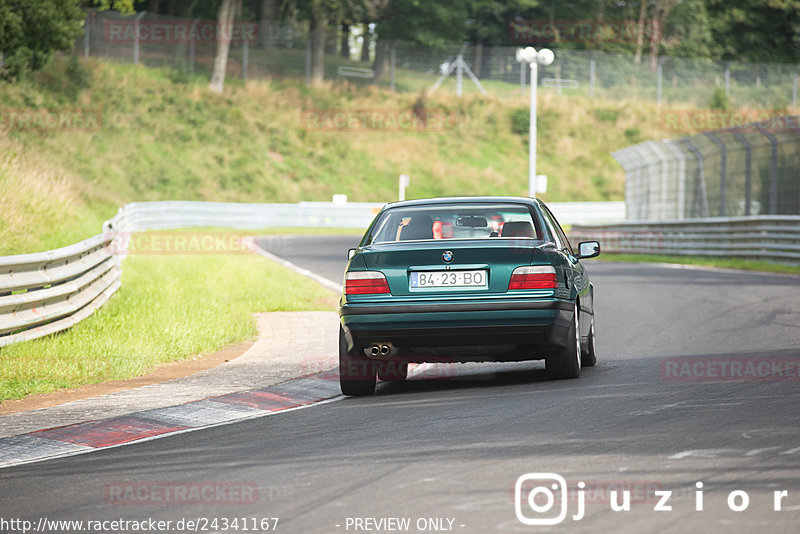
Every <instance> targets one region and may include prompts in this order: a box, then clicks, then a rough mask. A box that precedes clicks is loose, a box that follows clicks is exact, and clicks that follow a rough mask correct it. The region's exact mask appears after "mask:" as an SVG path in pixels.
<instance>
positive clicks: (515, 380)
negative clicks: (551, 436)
mask: <svg viewBox="0 0 800 534" xmlns="http://www.w3.org/2000/svg"><path fill="white" fill-rule="evenodd" d="M473 366H474V367H473ZM592 372H593V370H592V369H584V370H583V372H582V375H583V376H584V378H586V377H589V376H590V375H591V374H592ZM536 383H543V384H574V383H575V382H574V381H572V380H549V379H548V378H547V376H546V375H545V369H544V362H543V361H542V362H522V363H493V364H435V365H427V364H426V365H425V366H420V367H417V368H416V369H413V370H411V371H410V372H409V377H408V379H407V380H405V381H402V382H385V381H382V382H379V384H378V388H377V389H376V391H375V394H376V395H396V394H406V393H419V392H428V391H445V390H456V389H478V388H495V387H504V386H511V385H523V384H536Z"/></svg>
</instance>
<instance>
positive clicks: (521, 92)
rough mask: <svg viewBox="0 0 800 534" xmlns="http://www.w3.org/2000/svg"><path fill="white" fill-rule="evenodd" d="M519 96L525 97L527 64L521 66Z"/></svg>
mask: <svg viewBox="0 0 800 534" xmlns="http://www.w3.org/2000/svg"><path fill="white" fill-rule="evenodd" d="M519 96H525V63H524V62H520V64H519Z"/></svg>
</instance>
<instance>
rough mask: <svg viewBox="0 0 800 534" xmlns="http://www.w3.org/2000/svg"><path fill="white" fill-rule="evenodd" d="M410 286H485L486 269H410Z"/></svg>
mask: <svg viewBox="0 0 800 534" xmlns="http://www.w3.org/2000/svg"><path fill="white" fill-rule="evenodd" d="M411 287H412V288H414V289H416V288H423V287H442V288H448V287H478V288H480V287H487V276H486V271H483V270H481V271H412V272H411Z"/></svg>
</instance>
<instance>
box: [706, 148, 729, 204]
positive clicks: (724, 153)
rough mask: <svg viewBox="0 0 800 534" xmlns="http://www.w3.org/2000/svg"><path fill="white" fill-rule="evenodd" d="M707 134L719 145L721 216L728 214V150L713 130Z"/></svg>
mask: <svg viewBox="0 0 800 534" xmlns="http://www.w3.org/2000/svg"><path fill="white" fill-rule="evenodd" d="M705 134H706V136H708V138H709V139H711V141H712V142H713V143H714V144H715V145H717V148H719V158H720V159H719V213H718V214H717V215H718V216H720V217H725V216H726V213H725V212H726V211H727V210H726V199H725V193H726V191H725V187H726V184H725V182H726V181H727V178H728V177H727V170H728V150H727V148H726V147H725V143H723V142H722V141H720V140H719V138H718V137H717V136H716V135H714V134H713V133H712V132H705Z"/></svg>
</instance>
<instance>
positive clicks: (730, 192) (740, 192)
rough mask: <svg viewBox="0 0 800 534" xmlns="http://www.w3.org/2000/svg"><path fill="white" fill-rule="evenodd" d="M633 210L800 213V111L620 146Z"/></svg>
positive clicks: (695, 214)
mask: <svg viewBox="0 0 800 534" xmlns="http://www.w3.org/2000/svg"><path fill="white" fill-rule="evenodd" d="M612 155H613V156H614V157H615V158H616V159H617V161H619V162H620V164H622V166H623V168H624V169H625V175H626V180H625V202H626V210H627V218H628V219H632V220H642V221H644V220H660V221H664V220H676V219H687V218H705V217H731V216H747V215H796V214H800V116H796V115H795V116H789V115H787V116H777V117H772V118H769V119H767V120H764V121H759V122H752V123H749V124H744V125H741V126H737V127H735V128H726V129H718V130H709V131H704V132H702V133H699V134H697V135H693V136H688V137H683V138H681V139H677V140H664V141H646V142H644V143H640V144H638V145H633V146H630V147H627V148H624V149H622V150H618V151H616V152H614V153H613V154H612Z"/></svg>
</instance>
